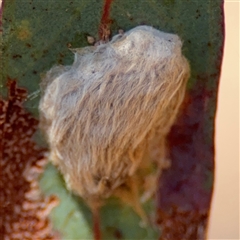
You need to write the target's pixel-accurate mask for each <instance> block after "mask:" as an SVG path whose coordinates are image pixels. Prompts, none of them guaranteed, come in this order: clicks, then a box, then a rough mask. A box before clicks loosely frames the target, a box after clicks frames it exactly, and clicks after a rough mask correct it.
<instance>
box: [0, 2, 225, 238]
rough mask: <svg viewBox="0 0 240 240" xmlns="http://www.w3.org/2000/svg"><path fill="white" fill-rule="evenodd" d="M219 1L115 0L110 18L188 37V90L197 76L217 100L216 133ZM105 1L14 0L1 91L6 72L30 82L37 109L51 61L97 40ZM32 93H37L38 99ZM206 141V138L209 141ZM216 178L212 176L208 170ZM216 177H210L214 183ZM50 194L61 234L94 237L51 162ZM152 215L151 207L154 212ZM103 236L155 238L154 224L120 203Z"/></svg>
mask: <svg viewBox="0 0 240 240" xmlns="http://www.w3.org/2000/svg"><path fill="white" fill-rule="evenodd" d="M221 2H222V1H221V0H214V1H213V0H202V1H200V0H199V1H190V0H185V1H177V0H115V1H113V3H112V7H111V14H110V18H111V19H112V32H113V34H115V33H116V32H117V30H118V29H120V28H121V29H123V30H124V31H127V30H129V29H131V28H133V27H135V26H137V25H140V24H147V25H152V26H154V27H155V28H158V29H160V30H163V31H167V32H172V33H177V34H178V35H179V36H180V37H181V38H182V39H183V42H184V46H183V51H184V54H185V56H186V57H187V58H188V59H189V61H190V64H191V71H192V76H191V79H190V81H189V85H188V88H189V89H192V88H193V87H194V86H196V84H198V81H199V79H201V81H206V82H205V83H204V84H205V85H206V86H207V87H206V89H207V91H209V92H210V93H211V94H212V95H213V98H212V99H213V102H212V103H208V104H210V105H211V108H210V111H209V112H208V115H207V118H206V126H207V127H206V131H213V129H212V128H213V121H214V112H215V106H216V89H217V81H216V75H218V74H219V67H218V66H219V61H221V59H220V55H221V54H220V49H221V47H222V44H223V35H222V27H221V23H222V16H221V11H222V10H221V4H222V3H221ZM103 4H104V1H102V0H101V1H100V0H78V1H76V0H75V1H69V0H58V1H53V0H45V1H40V0H9V1H5V4H4V11H3V38H2V46H3V49H2V50H3V55H2V59H1V66H0V72H1V74H0V81H1V87H2V89H1V91H2V93H3V94H4V93H5V89H6V88H5V82H6V80H7V77H10V78H12V79H13V78H14V79H16V80H17V82H18V84H19V85H20V86H22V87H26V88H27V89H28V91H29V94H33V95H30V96H32V97H29V99H28V100H27V101H26V103H25V107H26V108H27V109H28V110H29V111H31V112H32V113H33V114H34V115H36V116H37V114H38V110H37V108H38V101H39V95H38V92H36V91H38V90H39V83H40V77H41V75H42V74H44V73H45V72H46V71H47V70H48V69H50V68H51V67H52V66H53V65H57V64H64V65H66V64H71V63H72V62H73V54H72V53H71V52H70V51H69V49H68V47H69V46H71V47H73V48H76V47H84V46H87V45H88V43H87V40H86V36H88V35H91V36H93V37H95V38H98V27H99V23H100V19H101V14H102V8H103ZM34 93H35V95H36V96H34ZM211 142H212V139H211V138H206V143H209V144H210V143H211ZM207 175H208V176H209V177H208V179H212V173H211V172H210V173H207ZM209 181H210V180H208V181H206V183H205V185H206V186H208V185H209V183H208V182H209ZM41 185H42V189H43V190H44V192H45V193H46V194H52V193H54V194H57V195H58V196H59V197H60V198H61V204H60V206H59V207H57V208H55V209H54V210H53V212H52V214H51V217H52V220H53V223H54V226H55V228H56V229H58V230H59V231H60V233H61V234H62V236H63V239H91V238H92V229H91V214H90V211H89V209H88V208H87V207H86V206H85V205H84V204H83V203H82V201H80V200H79V199H78V198H76V197H74V196H72V195H71V193H69V192H68V191H67V190H66V189H65V187H64V183H63V181H62V179H61V177H60V176H59V174H58V173H57V171H56V170H55V169H54V168H53V167H52V166H51V165H49V166H48V168H47V170H46V171H45V173H44V175H43V177H42V179H41ZM148 213H149V214H150V213H151V211H150V210H148ZM101 215H102V221H103V226H102V230H103V237H104V239H117V236H119V235H121V236H122V238H123V239H156V238H157V237H156V236H157V233H156V231H155V230H153V229H151V228H147V229H143V228H141V227H140V226H139V224H138V223H139V218H138V217H137V216H136V215H135V214H134V213H133V212H132V210H131V209H130V208H129V207H127V206H123V205H121V204H120V203H118V202H116V201H113V200H112V201H110V203H109V204H108V205H107V206H106V207H104V208H103V209H102V212H101Z"/></svg>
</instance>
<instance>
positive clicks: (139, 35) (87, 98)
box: [40, 26, 190, 205]
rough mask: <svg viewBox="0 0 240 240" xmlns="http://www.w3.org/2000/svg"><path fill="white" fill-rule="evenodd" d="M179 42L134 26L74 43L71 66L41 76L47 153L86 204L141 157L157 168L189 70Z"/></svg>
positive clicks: (121, 179)
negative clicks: (105, 38)
mask: <svg viewBox="0 0 240 240" xmlns="http://www.w3.org/2000/svg"><path fill="white" fill-rule="evenodd" d="M181 48H182V42H181V40H180V38H179V37H178V36H177V35H174V34H168V33H164V32H161V31H159V30H156V29H154V28H152V27H149V26H139V27H135V28H133V29H132V30H130V31H128V32H126V33H124V34H119V35H116V36H114V37H113V39H112V40H111V41H110V42H108V43H105V44H101V45H99V46H92V47H85V48H81V49H75V60H74V63H73V64H72V66H57V67H54V68H52V69H51V70H50V71H49V72H48V73H47V74H46V76H45V78H44V79H43V82H42V86H43V95H42V98H41V101H40V114H41V128H42V129H43V131H44V132H45V135H46V136H47V139H48V142H49V145H50V150H51V155H50V158H51V159H52V161H53V162H54V163H55V164H56V165H57V166H58V167H59V169H60V171H61V172H62V174H63V175H64V177H65V180H66V182H67V185H68V187H69V188H70V189H72V190H73V191H74V192H76V193H77V194H79V195H80V196H82V197H83V198H84V199H85V200H86V201H87V202H88V203H89V204H90V205H94V204H98V202H99V201H100V200H101V199H104V198H107V197H109V196H110V195H112V194H113V193H114V192H115V191H116V190H117V189H118V188H121V186H123V185H124V184H126V182H129V179H131V178H133V177H134V176H135V175H136V174H137V172H138V169H139V168H141V165H144V164H145V161H146V159H147V161H150V162H154V163H157V164H158V168H159V169H161V168H162V167H163V165H164V157H165V151H164V142H165V138H166V135H167V134H168V132H169V130H170V128H171V126H172V125H173V123H174V121H175V118H176V115H177V113H178V110H179V106H180V104H181V103H182V100H183V98H184V94H185V89H186V83H187V80H188V78H189V74H190V68H189V64H188V61H187V60H186V58H185V57H184V56H183V55H182V51H181ZM146 156H147V157H146Z"/></svg>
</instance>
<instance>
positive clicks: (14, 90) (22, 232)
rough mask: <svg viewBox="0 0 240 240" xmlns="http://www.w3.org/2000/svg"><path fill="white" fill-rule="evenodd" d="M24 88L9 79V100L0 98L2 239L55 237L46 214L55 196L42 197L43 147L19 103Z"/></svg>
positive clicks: (33, 123) (53, 203) (29, 118)
mask: <svg viewBox="0 0 240 240" xmlns="http://www.w3.org/2000/svg"><path fill="white" fill-rule="evenodd" d="M26 97H27V91H26V90H25V89H22V88H18V87H17V85H16V81H14V80H9V81H8V100H3V99H0V135H1V138H0V139H1V152H0V154H1V155H0V168H1V171H0V173H1V177H0V191H1V203H0V206H1V208H0V209H1V213H0V215H1V217H2V222H1V226H0V227H1V229H0V232H1V236H2V237H3V239H4V240H5V239H58V236H57V234H56V233H54V232H53V230H52V226H51V223H50V221H49V219H48V214H49V212H50V211H51V209H52V208H53V207H54V206H56V204H57V203H58V199H57V198H56V197H55V196H50V197H47V198H44V197H43V196H42V195H41V192H40V190H39V186H38V181H37V180H38V177H39V174H41V173H42V172H43V168H44V166H45V164H46V162H47V160H46V158H44V153H45V150H44V149H41V148H39V147H38V146H37V145H36V144H35V143H34V142H33V140H32V139H31V138H32V135H33V134H34V132H35V131H36V128H37V126H38V121H37V120H36V119H34V118H33V117H32V116H31V114H29V113H27V112H26V111H25V110H24V108H23V107H22V103H23V101H24V100H25V99H26Z"/></svg>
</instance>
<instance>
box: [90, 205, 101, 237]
mask: <svg viewBox="0 0 240 240" xmlns="http://www.w3.org/2000/svg"><path fill="white" fill-rule="evenodd" d="M92 212H93V233H94V240H101V230H100V216H99V209H98V208H96V209H94V210H93V211H92Z"/></svg>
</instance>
